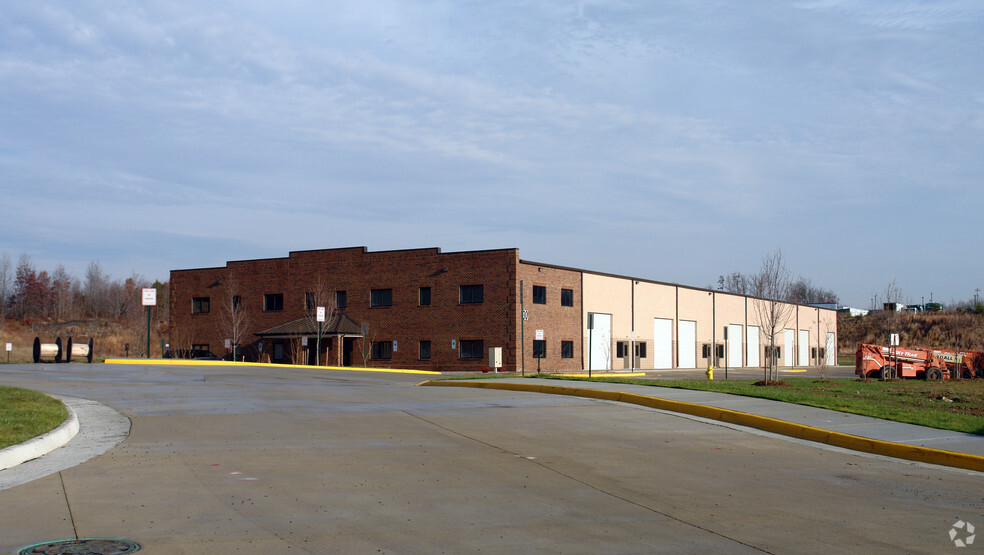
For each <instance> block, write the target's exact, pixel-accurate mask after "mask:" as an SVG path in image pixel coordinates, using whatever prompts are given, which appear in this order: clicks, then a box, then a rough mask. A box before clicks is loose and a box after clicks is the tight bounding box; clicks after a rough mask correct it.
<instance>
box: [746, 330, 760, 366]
mask: <svg viewBox="0 0 984 555" xmlns="http://www.w3.org/2000/svg"><path fill="white" fill-rule="evenodd" d="M745 364H747V365H748V366H749V367H753V368H754V367H756V366H759V365H761V361H760V360H759V328H758V326H748V362H746V363H745Z"/></svg>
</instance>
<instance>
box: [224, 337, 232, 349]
mask: <svg viewBox="0 0 984 555" xmlns="http://www.w3.org/2000/svg"><path fill="white" fill-rule="evenodd" d="M225 348H226V349H231V348H232V340H231V339H226V340H225Z"/></svg>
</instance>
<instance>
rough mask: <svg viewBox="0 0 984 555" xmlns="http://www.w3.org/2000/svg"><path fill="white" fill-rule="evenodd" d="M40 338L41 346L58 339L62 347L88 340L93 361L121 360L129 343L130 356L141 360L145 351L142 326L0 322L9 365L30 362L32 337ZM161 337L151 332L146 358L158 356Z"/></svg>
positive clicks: (4, 355)
mask: <svg viewBox="0 0 984 555" xmlns="http://www.w3.org/2000/svg"><path fill="white" fill-rule="evenodd" d="M35 337H37V338H40V339H41V342H42V343H54V342H55V339H56V338H58V337H61V340H62V344H63V345H66V346H67V343H68V338H69V337H71V338H72V342H73V343H76V344H78V343H85V342H87V341H89V339H90V338H91V339H92V342H93V347H92V350H93V360H102V359H106V358H122V357H124V356H126V355H127V350H126V345H127V344H129V346H130V350H129V356H130V357H142V356H144V354H145V351H146V348H147V328H146V323H144V324H143V325H142V326H141V325H138V324H127V323H124V322H106V321H100V320H77V321H72V322H33V323H21V322H14V321H10V320H8V321H4V322H3V323H2V325H0V345H2V346H5V345H6V344H7V343H10V344H11V345H12V346H13V350H12V351H11V352H10V363H11V364H14V363H18V364H21V363H29V362H34V338H35ZM160 339H161V335H160V331H159V330H158V329H153V328H152V329H151V333H150V356H151V357H160V356H161V352H160V345H161V342H160ZM0 362H7V353H6V352H2V353H0Z"/></svg>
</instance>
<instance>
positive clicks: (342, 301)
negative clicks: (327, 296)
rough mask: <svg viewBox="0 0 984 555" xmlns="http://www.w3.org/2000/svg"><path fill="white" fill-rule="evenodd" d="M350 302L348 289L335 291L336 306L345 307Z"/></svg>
mask: <svg viewBox="0 0 984 555" xmlns="http://www.w3.org/2000/svg"><path fill="white" fill-rule="evenodd" d="M347 302H348V292H346V291H335V306H336V307H338V308H345V305H346V304H347Z"/></svg>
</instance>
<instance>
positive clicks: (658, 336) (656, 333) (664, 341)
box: [653, 318, 673, 368]
mask: <svg viewBox="0 0 984 555" xmlns="http://www.w3.org/2000/svg"><path fill="white" fill-rule="evenodd" d="M653 368H673V320H669V319H667V318H653Z"/></svg>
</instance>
